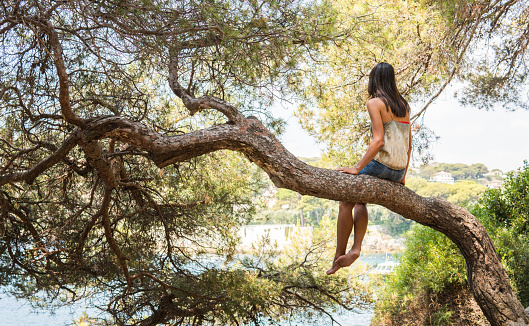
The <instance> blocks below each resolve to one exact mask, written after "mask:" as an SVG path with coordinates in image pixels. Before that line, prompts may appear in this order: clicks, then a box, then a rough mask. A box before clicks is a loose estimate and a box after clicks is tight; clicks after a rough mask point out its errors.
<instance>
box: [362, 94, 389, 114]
mask: <svg viewBox="0 0 529 326" xmlns="http://www.w3.org/2000/svg"><path fill="white" fill-rule="evenodd" d="M366 105H367V109H368V110H377V111H382V110H385V109H386V103H384V101H382V99H380V98H379V97H375V98H372V99H370V100H369V101H367V103H366Z"/></svg>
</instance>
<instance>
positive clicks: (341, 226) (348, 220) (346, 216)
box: [327, 201, 355, 274]
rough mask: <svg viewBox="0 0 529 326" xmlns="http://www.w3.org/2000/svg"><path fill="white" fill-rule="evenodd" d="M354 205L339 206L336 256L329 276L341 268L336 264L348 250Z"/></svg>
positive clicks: (341, 204) (345, 203)
mask: <svg viewBox="0 0 529 326" xmlns="http://www.w3.org/2000/svg"><path fill="white" fill-rule="evenodd" d="M354 207H355V204H354V203H349V202H344V201H342V202H340V205H339V206H338V222H337V223H336V253H335V255H334V259H333V264H332V267H331V269H329V270H328V271H327V274H334V273H335V272H336V271H337V270H338V269H340V267H341V266H339V265H338V264H336V260H337V259H338V258H339V257H340V256H343V255H345V251H346V250H347V242H348V240H349V236H350V235H351V231H352V230H353V208H354Z"/></svg>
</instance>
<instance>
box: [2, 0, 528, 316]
mask: <svg viewBox="0 0 529 326" xmlns="http://www.w3.org/2000/svg"><path fill="white" fill-rule="evenodd" d="M432 5H437V6H439V8H440V9H439V10H441V12H443V15H441V16H440V17H441V18H439V19H441V21H443V19H444V18H442V17H446V15H448V13H450V12H451V13H452V14H453V15H455V16H454V17H455V18H452V19H449V20H448V21H447V23H446V24H447V26H457V27H458V28H455V29H446V30H450V31H452V30H455V31H459V33H460V34H453V35H452V34H450V35H452V36H451V38H448V40H450V42H448V43H446V44H448V45H449V46H451V47H448V48H446V49H445V48H444V46H445V45H446V44H445V43H439V44H438V45H439V47H441V48H443V49H444V50H443V51H446V53H447V54H448V53H451V51H453V50H454V49H458V48H459V47H460V46H463V48H462V49H461V50H463V49H464V48H465V47H466V46H467V45H468V44H469V42H470V40H471V38H472V37H471V36H467V33H466V31H475V30H476V29H477V27H478V26H483V24H485V23H486V22H487V21H486V20H484V18H483V19H482V16H483V15H482V13H488V15H489V16H486V17H489V18H490V17H491V16H490V15H492V13H493V12H500V13H502V12H501V11H498V10H497V9H498V8H503V7H498V6H504V7H505V10H504V11H503V13H502V15H507V14H510V13H512V12H513V11H512V10H511V8H515V7H513V6H512V2H506V3H499V2H494V3H487V4H483V5H481V4H475V3H469V4H465V3H463V4H459V2H438V3H437V2H435V3H433V4H432V3H430V2H424V3H423V2H419V3H417V12H423V13H424V12H425V11H424V10H423V9H422V8H423V7H424V8H430V6H432ZM337 7H339V6H335V5H334V4H333V3H328V2H326V1H318V2H307V1H299V2H298V1H290V0H279V1H277V0H270V1H253V0H242V1H144V0H142V1H134V0H130V1H83V0H73V1H51V0H44V1H16V0H9V1H7V2H5V1H4V2H2V4H1V5H0V10H1V16H0V17H1V18H0V39H1V40H2V45H1V47H0V48H1V53H2V55H1V57H0V76H1V82H0V83H1V84H0V89H1V91H0V94H1V101H0V110H1V113H2V118H1V120H0V148H1V156H0V159H1V172H0V186H1V187H2V188H1V190H0V218H1V221H0V232H1V234H2V238H1V242H0V246H1V248H2V251H1V261H2V266H1V268H0V271H1V273H2V274H1V275H0V281H2V283H3V284H4V285H5V286H8V287H10V290H11V291H12V292H14V293H16V294H18V295H20V296H23V297H32V298H34V299H39V298H43V297H44V298H45V299H44V301H43V302H44V303H47V302H49V301H50V300H55V301H56V302H61V301H64V300H66V301H69V300H70V301H71V300H77V299H79V298H83V297H89V296H90V297H99V298H101V297H104V298H107V300H108V302H105V303H104V304H98V306H100V307H101V308H102V309H103V310H105V311H106V312H107V313H108V314H109V315H110V316H111V318H112V320H110V321H108V323H117V324H138V325H155V324H158V323H164V322H169V321H170V322H172V323H175V324H205V323H214V322H220V323H223V324H241V323H252V322H253V323H254V324H260V323H262V320H268V319H270V320H271V321H277V320H280V319H281V318H284V317H288V316H291V315H295V314H296V313H299V312H300V311H301V310H300V308H301V309H305V310H309V311H311V312H313V313H316V314H326V310H325V309H326V308H328V307H331V306H332V307H334V306H336V305H338V306H342V307H345V308H351V305H352V304H353V303H354V302H356V301H355V298H354V294H355V293H354V292H353V291H349V289H348V287H347V286H346V284H348V283H347V279H346V278H345V277H336V278H325V277H321V275H323V269H321V268H316V267H317V266H318V259H319V257H321V255H323V253H322V252H323V251H324V249H325V248H324V243H320V244H319V245H315V246H309V248H308V249H307V251H306V254H305V255H297V256H295V255H294V256H293V258H292V259H286V260H277V263H274V262H273V261H272V260H270V259H267V258H266V257H267V256H266V255H263V256H262V259H261V258H260V257H261V256H258V259H257V260H251V259H250V260H246V261H245V262H244V263H243V267H244V268H238V267H237V266H235V267H234V268H225V269H222V268H219V267H218V266H210V265H208V264H206V263H204V261H202V260H200V259H197V258H196V254H197V253H200V252H204V251H210V252H213V253H216V254H219V255H222V256H224V257H226V259H227V260H228V261H229V260H230V257H232V256H233V248H234V243H235V242H236V240H235V239H234V237H233V234H232V233H233V229H234V227H236V226H237V225H238V223H240V221H241V220H244V219H245V217H247V214H250V213H251V212H252V210H253V207H254V205H255V202H254V200H253V199H254V198H255V195H256V194H258V193H259V189H260V186H259V185H260V183H261V182H262V175H261V174H260V172H258V171H257V170H256V168H255V167H250V166H249V165H248V164H249V163H247V162H244V161H243V160H242V159H241V156H237V155H234V154H233V153H231V152H229V153H227V152H223V151H222V150H235V151H238V152H240V153H242V154H243V155H244V157H246V158H248V159H249V160H250V161H251V162H253V163H255V164H256V165H257V166H258V167H259V168H260V169H262V170H263V171H264V172H266V173H267V174H268V177H270V179H271V180H272V181H273V182H274V184H276V185H277V186H278V187H283V188H288V189H291V190H294V191H297V192H299V193H301V194H303V195H311V196H318V197H321V198H327V199H333V200H343V201H352V202H370V203H378V204H381V205H384V206H385V207H387V208H389V209H391V210H393V211H395V212H397V213H399V214H401V215H403V216H405V217H407V218H411V219H414V220H416V221H418V222H419V223H422V224H425V225H428V226H430V227H433V228H436V229H437V230H440V231H442V232H444V233H445V234H447V235H448V236H449V237H450V239H451V240H452V241H454V242H456V244H457V245H458V247H459V248H460V250H461V251H462V252H463V254H464V256H465V258H466V259H467V262H468V265H467V267H468V269H467V273H468V274H469V280H472V279H478V280H479V279H484V278H486V279H487V280H489V281H490V282H489V283H487V284H486V285H484V284H481V283H479V282H476V283H472V282H471V281H470V283H471V285H472V284H473V293H474V295H475V296H476V298H477V301H478V302H479V303H480V304H481V305H482V308H484V312H485V314H486V316H487V318H488V319H489V320H490V321H491V322H494V323H495V325H503V324H506V323H507V322H527V321H528V319H527V318H528V317H527V316H526V315H525V313H524V312H523V307H522V306H521V304H520V303H519V302H518V301H517V300H516V298H515V297H514V295H513V293H512V289H511V287H510V285H509V283H508V279H507V276H506V275H507V274H506V273H505V271H504V269H503V267H502V266H501V264H500V262H499V260H498V259H497V256H496V254H495V252H494V248H493V246H492V242H491V241H490V238H488V235H487V233H486V232H485V230H484V229H483V227H482V226H481V225H479V223H477V224H476V223H474V221H475V218H474V217H473V216H472V215H471V214H469V213H468V212H466V211H464V210H462V209H460V208H458V207H456V206H454V205H450V204H449V203H446V202H445V201H443V200H441V199H435V198H430V199H425V198H422V197H420V196H417V195H416V194H414V193H413V192H412V191H410V190H408V189H406V188H404V187H403V186H401V185H397V184H392V183H389V182H385V181H382V180H374V179H373V178H367V177H351V176H346V175H342V174H340V173H338V172H335V171H330V170H326V169H321V168H316V167H312V166H310V165H307V164H305V163H303V162H301V161H299V160H298V159H296V158H295V157H294V156H293V155H292V154H290V153H289V152H288V151H286V149H285V148H284V147H283V146H281V144H280V143H279V142H278V141H277V139H276V138H275V136H274V134H273V133H272V132H270V131H269V130H268V129H267V128H266V127H265V125H266V126H268V127H269V128H270V129H272V130H275V131H280V129H281V127H282V124H281V122H280V121H278V120H276V119H274V118H273V117H271V116H270V115H269V113H267V111H266V107H267V106H269V105H270V103H271V101H272V100H273V99H284V97H286V95H292V94H296V92H299V90H300V89H301V88H304V87H302V86H301V85H308V86H310V85H312V86H310V87H307V89H309V90H310V89H314V85H317V84H320V83H321V84H322V85H324V82H323V81H318V80H316V81H315V83H311V75H310V74H307V72H308V71H311V69H312V67H311V66H312V65H313V61H311V60H314V59H318V58H319V56H320V55H322V54H323V55H325V53H326V52H325V51H328V48H324V47H327V46H328V45H329V44H340V42H341V44H345V43H344V42H349V40H350V38H351V35H354V32H355V31H357V30H360V29H359V28H360V27H362V28H363V29H365V30H366V31H364V32H362V33H363V34H362V35H372V33H382V31H379V30H378V29H377V28H376V27H377V26H378V23H377V19H380V18H377V16H376V15H377V10H376V9H377V8H371V9H372V11H371V12H369V15H367V16H366V15H365V13H364V12H358V13H354V14H353V15H352V16H350V18H351V19H352V20H354V21H358V24H359V25H358V26H350V25H344V24H343V22H342V21H341V20H340V19H339V18H340V17H343V16H344V15H343V13H340V12H339V11H338V9H337ZM368 8H369V7H368ZM474 13H477V14H474ZM369 17H371V18H372V20H370V18H369ZM373 17H374V18H373ZM483 17H485V16H483ZM502 17H503V16H502ZM443 24H444V23H443ZM449 24H453V25H449ZM424 25H426V23H424ZM387 32H388V33H389V32H391V31H390V30H388V31H387ZM408 32H409V33H412V31H411V30H410V31H408ZM419 33H420V26H419ZM440 33H441V32H440ZM410 35H411V34H410ZM457 35H459V36H460V37H459V38H458V37H457ZM366 37H367V36H366ZM425 37H426V36H425ZM388 39H389V40H392V41H393V40H394V38H392V37H389V38H388ZM433 40H434V39H432V42H433ZM439 40H447V39H446V38H439ZM443 42H444V41H443ZM388 44H389V43H388ZM382 45H383V42H382V43H380V46H382ZM392 47H394V46H392ZM390 48H391V47H388V49H390ZM409 48H410V49H413V48H414V47H413V45H410V46H409ZM325 49H327V50H325ZM323 50H325V51H323ZM402 55H403V56H404V57H405V55H404V54H402ZM361 57H364V55H363V54H362V56H361ZM426 58H427V57H426ZM426 58H424V59H423V61H421V62H422V63H418V64H417V66H416V67H421V68H420V69H419V68H417V69H419V72H420V76H422V77H421V78H424V79H423V80H424V83H423V84H421V85H429V84H431V85H436V83H437V82H439V81H440V80H441V79H439V77H438V76H437V75H435V74H434V75H431V74H430V73H429V71H428V69H426V70H425V68H424V67H425V65H426V66H428V65H427V64H426V63H425V62H428V60H427V59H426ZM439 58H441V56H440V57H439ZM450 58H452V57H450ZM450 58H448V59H449V60H448V61H447V63H444V62H445V61H443V60H441V59H439V63H438V65H437V66H438V67H439V69H441V68H443V67H448V70H446V71H445V70H442V71H441V72H440V73H441V74H448V79H447V78H445V79H443V80H444V81H449V80H450V78H451V76H452V75H454V74H455V72H456V71H457V69H458V67H459V63H460V62H462V61H461V59H460V58H461V52H457V51H456V54H454V55H453V58H455V59H450ZM517 58H519V59H520V58H522V57H517ZM424 60H426V61H424ZM450 60H452V61H450ZM314 62H316V61H314ZM450 62H452V65H450ZM344 64H345V63H344ZM443 69H444V68H443ZM450 69H451V70H450ZM447 71H448V72H447ZM412 75H413V74H411V73H410V76H412ZM316 76H317V77H319V75H316ZM410 78H411V79H410V80H412V81H413V80H415V79H414V78H415V77H410ZM417 78H419V77H417ZM445 84H446V83H445ZM410 85H411V86H413V85H414V84H413V83H412V84H410ZM417 85H419V84H417ZM425 87H426V86H425ZM411 88H413V87H410V92H411ZM426 88H428V87H426ZM442 88H443V86H441V89H442ZM336 93H337V94H339V92H336ZM298 94H299V93H298ZM175 96H176V97H178V100H177V99H176V97H175ZM209 109H211V110H209ZM250 114H251V116H249V117H248V116H247V115H250ZM358 116H359V117H360V115H358ZM353 117H356V116H355V115H353ZM355 119H356V118H355ZM358 119H360V118H358ZM261 121H262V122H263V123H262V122H261ZM350 122H351V123H355V121H354V119H353V120H352V121H350ZM243 162H244V163H243ZM243 174H245V175H243ZM395 198H403V199H404V200H401V201H397V200H395ZM454 223H456V224H457V225H454ZM265 256H266V257H265ZM280 262H283V264H280ZM353 288H354V285H353ZM498 291H499V292H498ZM491 293H493V294H494V295H492V296H491ZM330 318H332V316H331V317H330Z"/></svg>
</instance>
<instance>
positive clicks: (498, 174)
mask: <svg viewBox="0 0 529 326" xmlns="http://www.w3.org/2000/svg"><path fill="white" fill-rule="evenodd" d="M483 176H485V177H488V176H491V177H502V178H503V177H504V175H503V172H501V171H500V170H498V169H495V170H492V171H490V172H489V173H485V174H484V175H483Z"/></svg>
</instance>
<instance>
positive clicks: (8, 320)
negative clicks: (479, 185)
mask: <svg viewBox="0 0 529 326" xmlns="http://www.w3.org/2000/svg"><path fill="white" fill-rule="evenodd" d="M359 260H360V261H361V262H363V263H366V264H369V265H371V266H376V265H377V264H380V263H383V262H385V261H395V257H394V256H393V255H391V254H383V253H367V254H362V255H361V256H360V258H359ZM85 313H86V314H88V315H89V316H91V315H92V316H97V315H98V314H99V311H98V310H96V309H94V308H89V307H87V306H85V305H83V304H82V303H77V304H75V305H72V306H67V307H61V308H57V309H55V310H54V311H52V312H50V311H43V310H35V309H34V308H32V307H31V305H30V304H29V303H28V302H27V301H25V300H22V299H17V298H15V297H13V296H11V295H9V294H6V293H0V325H1V326H67V325H75V320H77V319H78V318H79V317H80V316H82V315H83V314H85ZM333 317H334V318H335V319H336V321H338V322H339V323H340V324H341V325H342V326H368V325H369V324H370V322H371V318H372V317H373V311H372V310H371V309H362V310H356V311H347V312H345V313H338V314H335V315H333ZM305 325H306V323H299V322H296V321H289V322H285V323H284V324H282V326H305ZM310 325H311V326H326V325H331V322H330V319H329V318H327V319H324V320H321V323H320V322H318V321H314V322H312V323H311V324H310ZM334 325H336V324H334ZM83 326H88V325H86V324H84V325H83Z"/></svg>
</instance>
